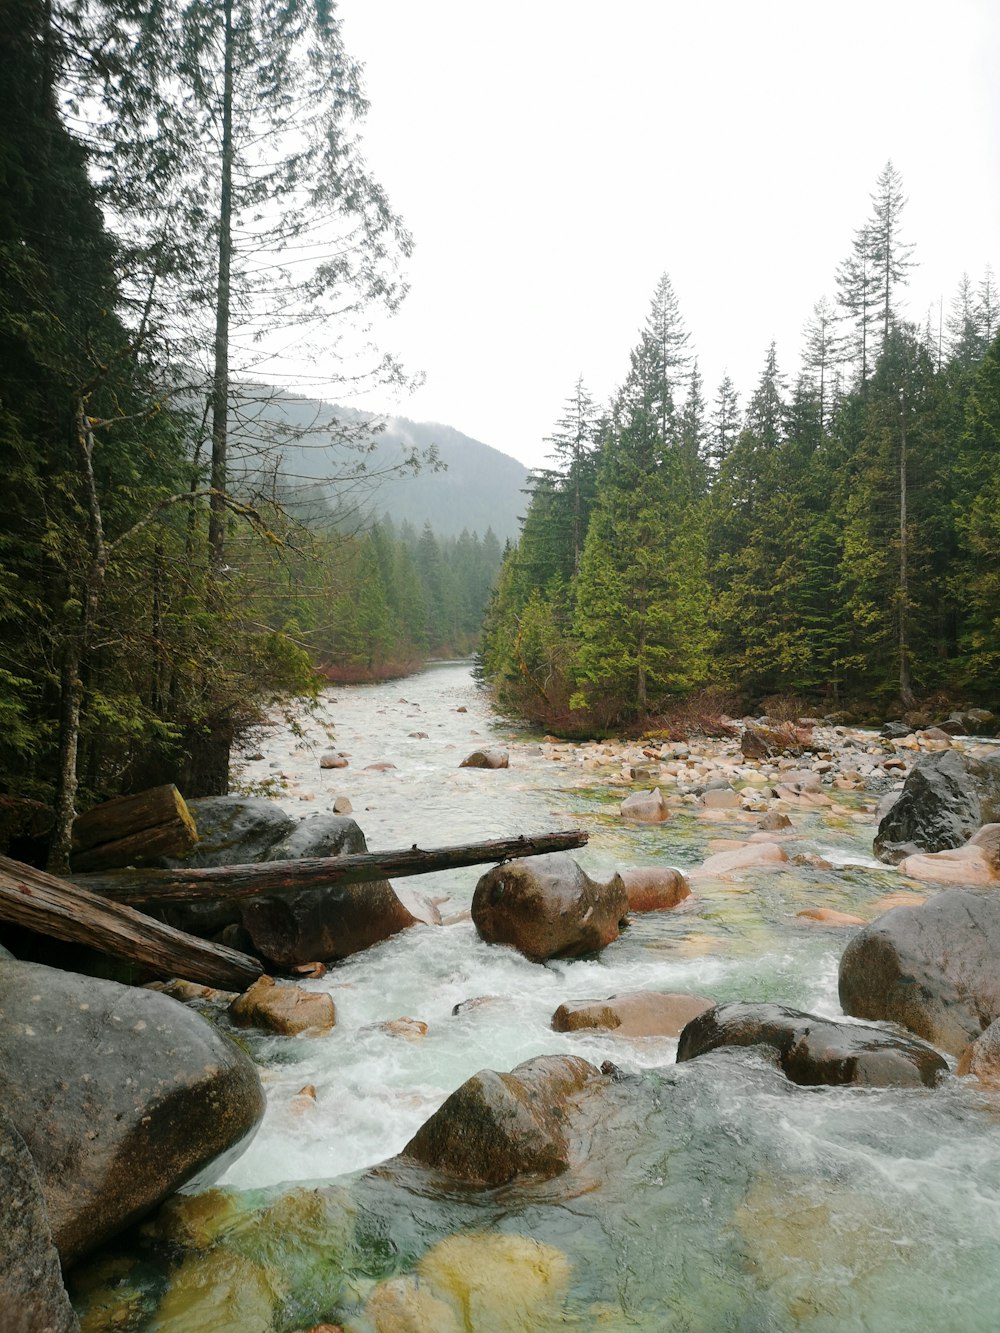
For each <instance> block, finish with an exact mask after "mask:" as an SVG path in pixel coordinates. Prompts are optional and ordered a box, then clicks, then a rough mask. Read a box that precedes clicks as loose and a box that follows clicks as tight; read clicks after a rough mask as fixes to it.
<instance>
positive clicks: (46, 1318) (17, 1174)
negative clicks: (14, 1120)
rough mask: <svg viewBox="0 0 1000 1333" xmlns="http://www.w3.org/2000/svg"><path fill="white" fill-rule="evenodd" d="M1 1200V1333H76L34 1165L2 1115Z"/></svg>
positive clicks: (22, 1141) (0, 1155)
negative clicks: (2, 1332)
mask: <svg viewBox="0 0 1000 1333" xmlns="http://www.w3.org/2000/svg"><path fill="white" fill-rule="evenodd" d="M0 1200H2V1223H0V1312H2V1326H3V1328H4V1330H5V1333H79V1328H80V1325H79V1323H78V1322H77V1318H76V1315H75V1314H74V1313H73V1309H72V1306H71V1305H70V1303H69V1296H68V1295H67V1294H66V1289H65V1287H64V1286H63V1282H62V1274H61V1272H60V1271H59V1255H58V1254H57V1253H56V1248H55V1246H54V1245H53V1243H52V1233H51V1232H50V1230H49V1219H48V1214H47V1213H46V1211H45V1203H44V1201H43V1198H42V1187H41V1182H40V1181H39V1179H38V1173H37V1172H36V1170H35V1164H34V1162H33V1161H32V1160H31V1154H30V1153H29V1152H28V1149H27V1148H26V1147H25V1145H24V1140H23V1139H22V1138H21V1136H20V1134H19V1133H18V1132H17V1130H16V1129H15V1128H14V1126H13V1125H12V1124H11V1122H10V1121H9V1120H8V1119H7V1117H6V1115H4V1113H3V1112H2V1111H0Z"/></svg>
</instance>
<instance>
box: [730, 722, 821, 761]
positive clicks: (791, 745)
mask: <svg viewBox="0 0 1000 1333" xmlns="http://www.w3.org/2000/svg"><path fill="white" fill-rule="evenodd" d="M810 730H811V729H810V728H807V727H793V726H792V725H791V724H790V723H781V724H779V725H778V726H761V725H758V724H757V723H754V722H750V723H748V724H747V726H746V727H745V728H744V731H743V735H742V736H741V737H740V750H741V752H742V754H743V757H744V758H745V759H774V758H777V756H778V755H782V754H793V755H799V754H802V752H803V750H806V749H808V748H809V745H810Z"/></svg>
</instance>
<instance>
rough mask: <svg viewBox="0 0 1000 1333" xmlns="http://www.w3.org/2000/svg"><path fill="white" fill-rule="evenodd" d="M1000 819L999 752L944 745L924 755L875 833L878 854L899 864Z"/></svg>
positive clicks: (956, 844) (958, 842) (955, 844)
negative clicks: (973, 752)
mask: <svg viewBox="0 0 1000 1333" xmlns="http://www.w3.org/2000/svg"><path fill="white" fill-rule="evenodd" d="M996 821H1000V752H998V753H997V754H995V755H989V756H987V757H986V758H976V757H973V756H970V755H963V754H960V753H959V752H958V751H957V750H940V751H938V752H936V753H933V754H925V755H921V756H920V758H919V759H918V760H917V762H916V763H915V764H914V766H913V768H912V769H911V770H910V773H909V776H908V777H907V779H906V782H905V783H904V784H903V790H902V792H901V793H900V795H899V799H898V800H897V801H894V802H893V804H892V806H891V808H890V809H889V810H888V812H887V813H886V815H885V817H884V818H883V819H882V822H881V823H880V824H879V826H878V831H877V832H876V834H875V844H874V845H875V855H876V856H877V857H878V858H879V860H880V861H886V862H888V863H889V864H890V865H896V864H897V863H898V862H900V861H902V860H903V858H904V857H907V856H913V855H915V854H916V853H917V852H943V851H945V850H946V849H948V848H949V847H961V845H962V843H963V842H965V841H966V839H967V838H968V837H969V836H970V835H971V834H973V833H975V831H976V829H977V828H979V826H980V825H981V824H988V823H993V822H996Z"/></svg>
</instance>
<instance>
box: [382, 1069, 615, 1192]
mask: <svg viewBox="0 0 1000 1333" xmlns="http://www.w3.org/2000/svg"><path fill="white" fill-rule="evenodd" d="M594 1080H597V1081H598V1082H601V1083H603V1082H604V1081H605V1080H604V1078H603V1075H602V1074H601V1072H600V1070H598V1069H596V1068H595V1067H594V1066H593V1065H592V1064H590V1063H589V1062H588V1061H587V1060H581V1059H579V1058H578V1057H576V1056H573V1055H541V1056H538V1057H536V1058H535V1059H534V1060H526V1061H525V1062H524V1063H523V1064H520V1065H518V1066H517V1067H516V1068H515V1069H513V1070H511V1072H510V1073H509V1074H497V1073H494V1072H493V1070H491V1069H484V1070H481V1071H480V1072H479V1073H478V1074H474V1075H473V1077H472V1078H470V1079H467V1080H466V1081H465V1082H464V1083H463V1084H462V1086H461V1087H460V1088H458V1089H457V1090H456V1091H455V1092H453V1093H452V1094H451V1096H450V1097H449V1098H448V1099H447V1101H446V1102H445V1103H444V1104H443V1106H441V1107H440V1108H439V1109H438V1110H437V1111H435V1113H434V1114H433V1115H432V1116H431V1118H430V1119H429V1120H428V1121H427V1122H426V1123H425V1124H423V1125H422V1126H421V1127H420V1129H418V1130H417V1132H416V1134H415V1135H414V1136H413V1138H412V1139H411V1140H410V1141H409V1143H408V1144H407V1145H406V1147H405V1148H404V1149H403V1152H402V1156H403V1157H404V1158H409V1159H410V1160H412V1161H416V1162H421V1163H422V1164H423V1165H424V1166H430V1167H434V1168H435V1169H436V1170H438V1171H442V1172H444V1173H445V1174H446V1175H451V1176H456V1177H458V1178H459V1179H460V1180H467V1181H471V1182H474V1183H476V1184H479V1185H490V1186H493V1185H504V1184H506V1183H507V1182H508V1181H511V1180H514V1179H515V1178H516V1177H518V1176H524V1175H531V1176H542V1177H545V1178H549V1177H552V1176H557V1175H559V1174H560V1173H561V1172H562V1171H565V1170H566V1168H567V1167H568V1166H569V1165H570V1162H571V1160H572V1146H571V1140H570V1138H569V1137H568V1135H567V1108H568V1103H569V1102H570V1101H571V1100H572V1099H573V1098H574V1097H575V1096H576V1095H577V1094H578V1093H580V1092H581V1091H582V1090H583V1089H584V1088H585V1087H586V1086H587V1084H588V1083H590V1082H592V1081H594Z"/></svg>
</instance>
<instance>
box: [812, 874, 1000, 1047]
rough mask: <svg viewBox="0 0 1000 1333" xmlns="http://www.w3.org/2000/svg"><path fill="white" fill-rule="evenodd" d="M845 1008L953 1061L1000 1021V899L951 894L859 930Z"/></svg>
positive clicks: (969, 892)
mask: <svg viewBox="0 0 1000 1333" xmlns="http://www.w3.org/2000/svg"><path fill="white" fill-rule="evenodd" d="M839 984H840V1003H841V1006H842V1007H843V1010H844V1012H845V1013H846V1014H851V1015H853V1016H854V1017H856V1018H868V1019H876V1020H879V1019H888V1020H890V1021H892V1022H895V1023H902V1024H903V1026H904V1027H907V1028H909V1029H910V1031H911V1032H915V1033H916V1034H917V1036H918V1037H923V1038H924V1040H925V1041H930V1042H933V1043H934V1045H935V1046H938V1047H940V1048H941V1049H942V1050H945V1051H949V1052H950V1053H951V1054H952V1055H960V1054H961V1053H962V1051H963V1050H964V1049H965V1047H966V1046H967V1045H968V1044H969V1042H971V1041H974V1040H975V1039H976V1038H977V1037H978V1036H979V1034H980V1032H981V1031H982V1030H983V1028H985V1027H986V1026H987V1025H988V1024H989V1023H991V1022H993V1020H994V1019H995V1018H998V1017H1000V895H998V894H997V892H996V890H995V889H993V890H990V889H987V890H981V891H977V890H975V889H948V890H946V891H945V892H944V893H939V894H937V895H936V896H935V897H933V898H931V899H929V900H928V901H927V902H926V903H923V904H922V905H921V906H919V907H895V908H893V909H892V911H890V912H886V913H885V914H884V915H883V916H880V917H878V918H877V919H876V920H875V921H872V922H871V923H870V924H869V925H867V926H865V927H864V929H862V930H859V931H858V933H857V934H856V935H855V936H854V938H853V939H852V940H851V941H850V943H849V944H848V945H847V948H846V949H845V950H844V953H843V956H842V957H841V960H840V983H839Z"/></svg>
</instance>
